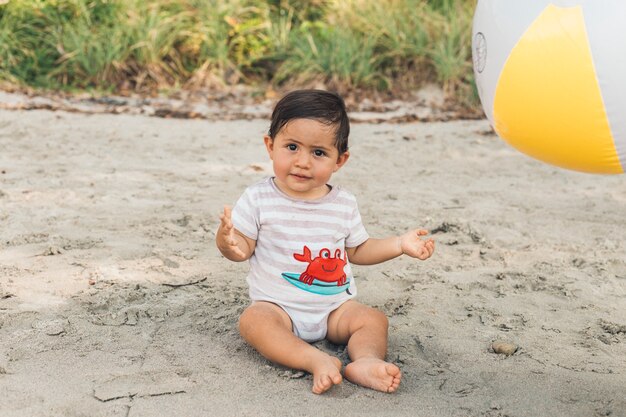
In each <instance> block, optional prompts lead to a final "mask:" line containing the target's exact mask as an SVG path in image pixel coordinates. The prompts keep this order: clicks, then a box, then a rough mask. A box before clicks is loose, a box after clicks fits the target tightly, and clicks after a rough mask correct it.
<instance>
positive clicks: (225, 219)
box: [216, 206, 246, 257]
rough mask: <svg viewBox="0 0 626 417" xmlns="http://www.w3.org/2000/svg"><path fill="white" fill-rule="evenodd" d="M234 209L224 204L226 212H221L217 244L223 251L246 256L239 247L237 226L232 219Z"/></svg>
mask: <svg viewBox="0 0 626 417" xmlns="http://www.w3.org/2000/svg"><path fill="white" fill-rule="evenodd" d="M231 215H232V209H231V208H230V207H228V206H224V212H223V213H222V214H220V221H221V223H220V228H219V229H218V231H217V236H216V238H217V246H218V248H219V249H220V251H221V252H222V253H224V252H228V253H230V254H233V255H236V256H238V257H245V256H246V254H245V253H244V252H243V251H242V250H241V249H240V248H239V244H238V240H237V237H236V236H235V228H234V227H233V222H232V221H231V219H230V218H231Z"/></svg>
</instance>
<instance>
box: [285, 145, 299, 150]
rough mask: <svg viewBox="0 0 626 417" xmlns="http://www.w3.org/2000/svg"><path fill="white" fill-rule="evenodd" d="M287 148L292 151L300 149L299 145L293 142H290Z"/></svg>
mask: <svg viewBox="0 0 626 417" xmlns="http://www.w3.org/2000/svg"><path fill="white" fill-rule="evenodd" d="M287 149H289V150H290V151H296V150H298V146H296V145H294V144H293V143H290V144H289V145H287Z"/></svg>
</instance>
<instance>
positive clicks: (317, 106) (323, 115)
mask: <svg viewBox="0 0 626 417" xmlns="http://www.w3.org/2000/svg"><path fill="white" fill-rule="evenodd" d="M294 119H313V120H317V121H319V122H322V123H325V124H327V125H329V126H330V125H334V126H336V129H335V147H336V148H337V150H338V151H339V155H341V154H343V153H345V152H346V151H347V150H348V135H349V134H350V121H349V120H348V114H347V112H346V104H345V103H344V101H343V99H342V98H341V96H339V94H336V93H331V92H328V91H324V90H295V91H292V92H290V93H288V94H287V95H285V96H284V97H283V98H281V99H280V101H279V102H278V103H276V107H274V111H273V112H272V123H271V125H270V130H269V132H268V135H269V136H270V137H271V138H272V139H274V138H275V137H276V135H277V134H278V132H280V129H282V128H283V127H284V126H285V125H286V124H287V123H289V122H290V121H291V120H294Z"/></svg>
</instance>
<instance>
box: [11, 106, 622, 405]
mask: <svg viewBox="0 0 626 417" xmlns="http://www.w3.org/2000/svg"><path fill="white" fill-rule="evenodd" d="M268 125H269V121H267V120H239V121H238V120H233V121H222V122H220V121H208V120H181V119H163V118H156V117H147V116H142V115H128V114H127V115H109V114H91V115H89V114H80V113H67V112H51V111H43V110H36V111H7V110H0V415H1V416H3V417H6V416H28V417H35V416H131V417H135V416H254V417H261V416H338V415H340V416H384V415H393V416H492V417H495V416H510V417H514V416H568V417H572V416H585V417H587V416H612V417H618V416H626V183H625V177H624V176H614V177H609V176H594V175H586V174H581V173H575V172H569V171H565V170H562V169H559V168H555V167H552V166H549V165H546V164H542V163H540V162H537V161H535V160H532V159H531V158H529V157H527V156H525V155H522V154H521V153H519V152H517V151H515V150H514V149H512V148H510V147H509V146H508V145H507V144H506V143H504V142H503V141H501V140H500V139H498V138H497V137H496V136H494V135H493V134H492V132H491V130H490V128H489V125H488V123H487V122H486V121H484V120H479V121H454V122H437V123H418V122H415V123H404V124H385V123H382V124H368V123H358V124H353V126H352V134H351V150H352V156H351V158H350V161H349V162H348V164H347V165H346V167H345V168H344V169H342V170H341V171H340V172H339V173H338V174H337V175H336V176H335V177H334V178H333V181H334V183H335V184H341V185H343V186H345V187H346V188H348V189H349V190H350V191H351V192H352V193H354V194H355V195H356V196H357V198H358V200H359V205H360V210H361V214H362V216H363V219H364V223H365V225H366V227H367V229H368V231H369V233H370V235H372V236H373V237H383V236H387V235H391V234H400V233H402V232H404V231H406V230H408V229H410V228H416V227H425V228H428V229H430V230H431V231H432V233H433V237H434V238H435V240H436V242H437V249H436V252H435V254H434V256H433V257H432V258H431V259H429V260H428V261H425V262H421V261H417V260H413V259H409V258H407V257H402V258H398V259H395V260H392V261H389V262H386V263H384V264H380V265H376V266H368V267H365V266H355V267H354V272H355V276H356V279H357V283H358V300H359V301H361V302H363V303H366V304H368V305H372V306H375V307H377V308H379V309H381V310H382V311H384V312H385V313H386V314H387V316H388V317H389V320H390V337H389V355H388V357H389V360H391V361H393V362H395V363H396V364H398V365H399V366H400V367H401V369H402V372H403V375H404V378H403V381H402V385H401V387H400V390H399V392H397V393H395V394H392V395H388V394H383V393H379V392H375V391H372V390H368V389H365V388H361V387H358V386H355V385H353V384H351V383H350V382H347V381H344V383H342V384H341V385H339V386H336V387H334V388H333V389H332V390H331V391H329V392H328V393H326V394H324V395H322V396H317V395H314V394H312V393H311V392H310V390H311V383H312V378H311V376H310V375H308V374H305V373H302V372H296V371H291V370H288V369H284V368H281V367H278V366H274V365H272V364H270V363H269V362H267V361H266V360H264V359H263V358H262V357H260V356H259V355H258V354H257V353H256V352H255V351H253V350H252V349H251V348H249V347H248V346H247V345H246V344H245V343H244V342H243V341H242V340H241V339H240V337H239V335H238V332H237V319H238V316H239V314H240V313H241V312H242V310H243V309H244V308H245V307H246V306H247V304H248V297H247V288H246V282H245V276H246V271H247V264H246V263H239V264H238V263H232V262H230V261H228V260H226V259H224V258H223V257H222V256H221V255H220V254H219V252H218V250H217V249H216V247H215V242H214V237H215V230H216V228H217V224H218V215H219V213H220V210H221V208H222V207H223V205H224V204H233V203H234V202H235V201H236V199H237V198H238V197H239V195H240V194H241V193H242V191H243V190H244V188H245V187H246V186H247V185H250V184H252V183H254V182H255V181H258V180H260V179H262V178H263V177H265V176H267V175H270V173H271V171H270V165H269V164H268V158H267V155H266V153H265V150H264V147H263V143H262V135H263V133H264V132H265V131H266V130H267V128H268ZM494 341H502V342H507V343H512V344H514V345H515V346H516V347H517V350H516V351H515V353H514V354H513V355H510V356H506V355H504V354H497V353H495V352H493V350H492V347H491V346H492V343H493V342H494ZM316 345H317V346H318V347H319V348H320V349H323V350H325V351H328V352H330V353H332V354H336V355H337V356H338V357H339V358H341V359H342V360H343V361H344V363H345V362H346V361H347V355H346V352H345V347H344V346H335V345H332V344H329V343H326V342H320V343H317V344H316Z"/></svg>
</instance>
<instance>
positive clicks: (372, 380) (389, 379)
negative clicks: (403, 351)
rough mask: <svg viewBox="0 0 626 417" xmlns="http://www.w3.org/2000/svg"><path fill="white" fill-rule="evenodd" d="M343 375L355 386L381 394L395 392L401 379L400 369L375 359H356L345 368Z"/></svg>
mask: <svg viewBox="0 0 626 417" xmlns="http://www.w3.org/2000/svg"><path fill="white" fill-rule="evenodd" d="M345 375H346V378H347V379H348V380H350V381H352V382H354V383H355V384H358V385H362V386H364V387H367V388H372V389H375V390H378V391H382V392H394V391H396V390H397V389H398V387H399V386H400V379H401V378H402V372H400V368H398V367H397V366H396V365H394V364H392V363H389V362H385V361H383V360H381V359H377V358H361V359H357V360H356V361H354V362H352V363H350V364H348V365H347V366H346V371H345Z"/></svg>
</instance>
